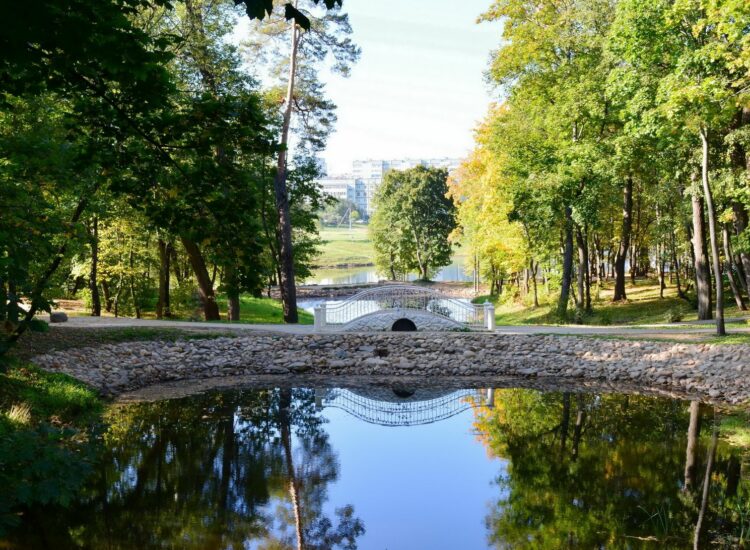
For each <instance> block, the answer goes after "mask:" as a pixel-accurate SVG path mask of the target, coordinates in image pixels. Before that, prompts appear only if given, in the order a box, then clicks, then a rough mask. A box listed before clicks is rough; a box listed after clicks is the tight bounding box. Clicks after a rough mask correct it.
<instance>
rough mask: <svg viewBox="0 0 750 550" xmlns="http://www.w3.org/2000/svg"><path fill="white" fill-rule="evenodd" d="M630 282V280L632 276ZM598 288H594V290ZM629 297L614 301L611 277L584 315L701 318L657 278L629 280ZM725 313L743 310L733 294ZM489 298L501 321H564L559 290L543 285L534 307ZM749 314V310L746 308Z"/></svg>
mask: <svg viewBox="0 0 750 550" xmlns="http://www.w3.org/2000/svg"><path fill="white" fill-rule="evenodd" d="M628 282H629V280H628ZM594 291H595V289H594V288H592V292H594ZM626 292H627V296H628V299H627V300H626V301H624V302H618V303H614V302H612V295H613V283H612V281H608V282H607V283H606V284H605V286H604V288H603V289H602V291H601V293H600V295H599V296H598V298H595V297H594V296H592V302H593V304H592V306H593V311H592V312H591V313H589V314H585V315H584V316H583V318H582V319H581V320H582V321H583V324H587V325H647V324H657V323H669V322H672V321H674V320H675V319H677V318H679V319H680V320H682V321H694V320H696V319H697V318H698V315H697V312H696V310H695V309H693V307H692V305H691V304H690V303H689V302H687V301H686V300H683V299H681V298H679V297H678V296H677V290H676V288H675V287H673V286H670V287H668V288H667V289H666V290H665V291H664V298H660V297H659V286H658V284H657V283H656V281H654V280H638V281H636V284H635V285H631V284H628V286H627V288H626ZM727 298H728V299H727V301H726V305H725V313H724V314H725V316H726V317H733V316H740V315H742V314H743V312H741V311H740V310H739V309H738V308H737V306H736V305H735V303H734V301H733V300H732V296H731V294H729V295H728V296H727ZM486 299H490V300H491V301H493V302H495V304H496V308H495V318H496V319H497V324H498V325H552V324H561V320H560V319H558V318H557V316H556V315H555V308H556V306H557V294H551V295H550V296H547V295H545V294H544V291H543V290H542V289H540V297H539V303H540V305H539V307H538V308H534V307H531V305H530V304H531V302H530V297H528V296H527V297H524V298H523V299H518V300H508V299H507V298H505V297H500V299H499V300H498V299H497V298H496V297H487V296H480V297H478V298H475V299H474V302H475V303H482V302H484V301H485V300H486ZM568 312H569V319H568V321H567V322H569V323H573V322H575V318H574V314H575V310H574V308H569V309H568ZM744 313H745V314H746V313H747V312H744Z"/></svg>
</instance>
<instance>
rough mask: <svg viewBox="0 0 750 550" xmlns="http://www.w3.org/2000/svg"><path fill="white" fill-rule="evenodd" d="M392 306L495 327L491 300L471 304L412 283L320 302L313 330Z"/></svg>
mask: <svg viewBox="0 0 750 550" xmlns="http://www.w3.org/2000/svg"><path fill="white" fill-rule="evenodd" d="M393 309H398V310H404V313H405V317H408V312H409V311H418V312H422V313H424V312H427V313H430V314H432V315H435V316H437V317H442V318H444V319H448V320H450V321H452V322H454V323H455V324H457V325H459V326H463V327H466V328H470V329H475V330H483V329H484V330H494V329H495V308H494V306H493V305H492V304H491V303H489V302H485V303H484V304H481V305H478V304H472V303H468V302H466V301H464V300H458V299H456V298H449V297H446V296H444V295H442V294H441V293H439V292H437V291H435V290H432V289H429V288H424V287H420V286H411V285H386V286H381V287H376V288H370V289H367V290H363V291H362V292H359V293H358V294H355V295H354V296H352V297H350V298H347V299H346V300H343V301H341V302H333V303H328V304H326V303H325V302H323V303H322V304H320V305H318V306H316V307H315V329H316V330H319V331H320V330H324V329H325V328H326V327H327V326H331V325H333V326H343V325H346V324H347V323H350V322H352V321H354V320H355V319H357V318H359V317H362V316H364V315H370V314H372V313H377V312H379V311H386V310H393Z"/></svg>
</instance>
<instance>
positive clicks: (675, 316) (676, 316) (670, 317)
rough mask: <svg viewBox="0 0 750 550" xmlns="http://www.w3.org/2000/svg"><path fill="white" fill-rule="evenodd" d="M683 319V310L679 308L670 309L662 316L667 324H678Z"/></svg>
mask: <svg viewBox="0 0 750 550" xmlns="http://www.w3.org/2000/svg"><path fill="white" fill-rule="evenodd" d="M684 318H685V310H684V309H683V308H682V307H680V306H673V307H670V308H669V309H668V310H667V312H666V313H665V314H664V320H665V321H666V322H667V323H679V322H680V321H682V320H683V319H684Z"/></svg>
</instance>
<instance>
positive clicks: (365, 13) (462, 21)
mask: <svg viewBox="0 0 750 550" xmlns="http://www.w3.org/2000/svg"><path fill="white" fill-rule="evenodd" d="M490 3H491V0H461V1H460V2H456V1H455V0H375V1H373V0H344V4H343V6H344V10H345V11H346V12H347V13H349V17H350V21H351V24H352V29H353V31H354V32H353V36H352V38H353V40H354V41H355V42H356V43H357V44H358V45H359V46H360V47H361V48H362V56H361V58H360V60H359V62H358V63H357V64H356V65H355V66H354V67H353V70H352V74H351V76H350V77H349V78H342V77H341V76H338V75H332V74H327V73H326V74H324V75H322V76H323V80H324V81H325V82H326V83H327V95H328V97H330V98H331V99H332V100H333V101H334V103H336V105H337V106H338V110H337V115H338V122H337V124H336V131H335V133H334V134H333V135H332V136H331V137H330V139H329V141H328V146H327V148H326V150H325V151H324V152H323V153H322V154H321V156H322V157H323V158H324V159H325V161H326V164H327V166H328V173H329V174H342V173H347V172H351V166H352V161H353V160H355V159H367V158H374V159H390V158H436V157H438V158H439V157H459V158H461V157H464V156H465V155H466V154H467V153H468V152H469V151H470V150H471V148H472V142H473V129H474V128H475V127H476V125H477V123H478V122H479V121H480V120H481V119H482V118H483V116H484V114H485V113H486V111H487V107H488V105H489V103H490V102H491V101H493V99H496V98H495V94H496V92H493V90H492V89H491V88H490V86H489V85H488V84H487V83H486V82H485V79H484V72H485V71H486V69H487V67H488V64H489V55H490V52H491V51H492V50H493V49H494V48H497V46H498V45H499V43H500V33H501V25H500V24H499V23H481V24H477V23H476V18H477V16H478V15H480V14H481V13H482V12H483V11H484V10H486V9H487V8H488V7H489V5H490Z"/></svg>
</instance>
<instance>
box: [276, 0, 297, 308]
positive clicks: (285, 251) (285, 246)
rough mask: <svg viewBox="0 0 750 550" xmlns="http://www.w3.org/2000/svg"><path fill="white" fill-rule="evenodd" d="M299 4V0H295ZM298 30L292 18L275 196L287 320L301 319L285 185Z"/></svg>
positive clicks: (282, 293)
mask: <svg viewBox="0 0 750 550" xmlns="http://www.w3.org/2000/svg"><path fill="white" fill-rule="evenodd" d="M295 4H296V2H295ZM298 32H299V31H298V29H297V25H296V23H294V22H293V21H292V30H291V48H290V52H289V83H288V85H287V90H286V99H285V101H286V103H285V107H284V118H283V122H282V125H281V140H280V144H281V150H280V151H279V159H278V164H277V167H276V177H275V178H274V195H275V198H276V210H277V214H278V217H279V237H280V241H281V242H280V243H279V256H280V264H281V280H280V281H279V286H281V287H282V288H283V290H282V292H281V297H282V302H283V307H284V321H285V322H287V323H296V322H298V320H299V319H298V316H297V286H296V283H295V280H294V250H293V247H292V220H291V214H290V212H289V192H288V191H287V186H286V176H287V171H286V165H287V162H286V155H287V144H288V141H289V126H290V124H291V121H292V105H293V100H294V79H295V76H296V71H297V45H298Z"/></svg>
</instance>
